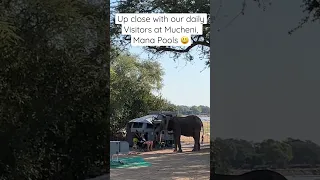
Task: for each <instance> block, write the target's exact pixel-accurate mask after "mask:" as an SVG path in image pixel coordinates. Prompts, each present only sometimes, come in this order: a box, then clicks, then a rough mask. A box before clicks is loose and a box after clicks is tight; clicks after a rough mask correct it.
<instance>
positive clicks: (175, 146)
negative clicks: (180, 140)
mask: <svg viewBox="0 0 320 180" xmlns="http://www.w3.org/2000/svg"><path fill="white" fill-rule="evenodd" d="M177 147H178V145H177V141H176V140H175V142H174V149H173V152H177Z"/></svg>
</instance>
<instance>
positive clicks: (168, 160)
mask: <svg viewBox="0 0 320 180" xmlns="http://www.w3.org/2000/svg"><path fill="white" fill-rule="evenodd" d="M183 151H184V152H183V153H173V152H172V149H166V150H159V151H152V152H145V153H142V154H139V156H141V157H143V158H144V159H145V161H148V162H150V163H151V166H150V167H142V168H138V169H130V168H126V169H111V170H110V179H117V180H170V179H172V180H208V179H209V177H210V161H209V158H210V152H209V151H210V149H202V150H201V151H199V152H191V148H183ZM131 156H132V155H131Z"/></svg>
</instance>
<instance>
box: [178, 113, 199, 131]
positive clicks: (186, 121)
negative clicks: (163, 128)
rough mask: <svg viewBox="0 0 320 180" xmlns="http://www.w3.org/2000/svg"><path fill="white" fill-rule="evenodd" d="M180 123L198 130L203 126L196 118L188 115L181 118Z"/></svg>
mask: <svg viewBox="0 0 320 180" xmlns="http://www.w3.org/2000/svg"><path fill="white" fill-rule="evenodd" d="M180 123H181V124H186V125H192V126H193V127H194V128H200V129H201V127H202V126H203V125H202V121H201V119H200V118H199V117H198V116H195V115H189V116H186V117H181V118H180Z"/></svg>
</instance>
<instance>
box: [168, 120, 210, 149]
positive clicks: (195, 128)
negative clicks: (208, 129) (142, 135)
mask: <svg viewBox="0 0 320 180" xmlns="http://www.w3.org/2000/svg"><path fill="white" fill-rule="evenodd" d="M201 128H202V130H203V131H202V139H203V135H204V129H203V123H202V121H201V119H200V118H199V117H198V116H195V115H189V116H186V117H176V116H174V117H172V118H170V119H169V122H168V125H167V130H168V131H173V137H174V141H175V143H174V144H175V147H174V152H182V149H181V142H180V137H181V135H183V136H187V137H193V139H194V146H193V150H192V151H200V132H201ZM177 146H178V147H179V150H178V151H177Z"/></svg>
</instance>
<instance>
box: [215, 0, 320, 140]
mask: <svg viewBox="0 0 320 180" xmlns="http://www.w3.org/2000/svg"><path fill="white" fill-rule="evenodd" d="M215 2H217V1H215ZM241 2H242V1H241ZM241 2H239V3H238V4H237V3H235V1H233V0H224V6H223V8H222V10H221V12H220V13H221V15H222V16H224V17H226V18H220V19H219V20H217V22H215V24H214V25H213V27H214V29H212V31H211V37H210V38H211V40H210V41H211V42H212V43H211V45H212V48H211V57H212V59H211V65H210V66H211V81H212V83H211V85H212V86H211V91H212V92H211V119H213V120H212V121H211V123H212V124H211V127H213V128H211V130H212V132H211V134H212V135H213V136H214V137H223V138H241V139H247V140H254V141H260V140H263V139H268V138H273V139H278V140H284V139H285V138H287V137H293V138H300V139H309V140H313V141H315V142H317V143H319V144H320V136H319V127H320V126H319V122H320V121H319V120H320V93H319V92H320V58H319V50H320V47H319V40H320V34H319V33H320V24H319V23H314V24H306V25H305V27H304V28H303V29H300V30H298V31H296V32H295V33H294V34H293V35H291V36H290V35H288V31H289V30H290V29H292V28H294V27H296V26H297V25H298V23H299V21H300V19H301V18H302V17H303V14H302V13H301V12H302V9H300V7H299V6H300V5H301V4H300V3H301V1H292V2H291V1H290V3H289V4H288V3H287V1H273V4H272V6H271V7H269V8H267V11H266V12H263V11H262V10H261V9H259V8H258V7H257V4H254V3H253V1H247V3H248V6H247V9H246V11H245V15H244V16H240V17H239V18H237V19H236V20H235V21H233V22H232V23H231V24H230V25H229V26H228V27H227V28H224V27H225V25H226V24H228V23H229V22H230V20H231V19H232V18H233V17H235V15H236V14H237V13H238V12H239V11H240V9H241ZM211 7H218V5H217V3H215V4H214V3H212V4H211ZM212 10H213V11H214V9H212ZM219 28H220V31H218V29H219Z"/></svg>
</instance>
